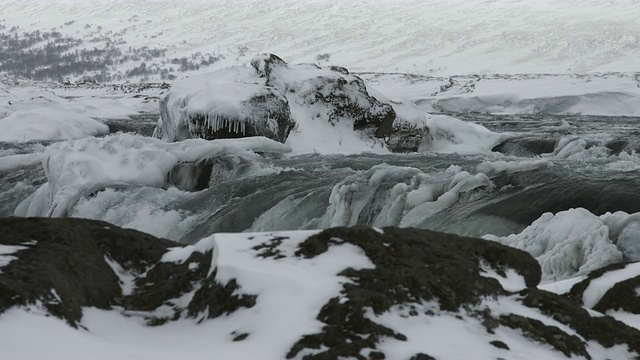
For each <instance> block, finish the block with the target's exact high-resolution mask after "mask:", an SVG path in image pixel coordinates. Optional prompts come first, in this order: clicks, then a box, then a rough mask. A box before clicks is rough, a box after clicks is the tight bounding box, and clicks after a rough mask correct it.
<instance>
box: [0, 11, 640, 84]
mask: <svg viewBox="0 0 640 360" xmlns="http://www.w3.org/2000/svg"><path fill="white" fill-rule="evenodd" d="M62 4H64V6H61V5H60V2H56V1H54V2H49V1H47V2H42V1H34V0H31V1H26V2H25V1H17V0H14V1H5V2H3V3H2V7H1V8H0V11H1V12H2V13H3V14H4V15H5V16H4V17H5V19H4V21H3V23H4V24H5V25H6V26H7V27H9V28H10V27H11V26H14V25H19V26H20V30H21V31H28V30H30V31H33V30H35V29H40V30H48V31H49V30H50V29H51V28H53V27H56V29H57V31H60V32H62V34H63V35H72V36H85V37H86V39H87V40H89V39H90V38H91V37H94V36H96V35H95V31H96V28H97V27H98V26H102V27H103V28H104V30H103V33H104V32H106V31H113V33H119V32H122V31H123V30H125V29H128V31H127V32H126V33H125V34H124V35H122V39H123V40H124V41H126V43H125V44H122V45H118V46H119V47H121V48H122V49H123V50H125V49H126V48H128V47H129V46H132V47H134V48H137V47H142V46H149V47H150V48H155V47H159V48H169V49H171V51H169V53H168V54H167V57H171V58H173V57H178V58H179V57H182V56H186V57H189V56H190V55H191V54H193V53H195V52H202V53H207V52H213V53H222V54H224V55H226V58H225V59H223V60H221V61H220V62H221V64H220V66H228V65H229V64H230V63H234V62H237V61H242V60H245V61H246V60H247V57H250V56H252V55H253V54H255V53H263V52H271V53H275V54H280V55H281V56H283V57H284V58H285V60H288V61H292V62H311V61H316V56H317V55H319V54H324V53H328V54H329V55H330V58H329V60H328V61H329V62H331V63H335V64H340V65H342V66H346V67H347V68H349V69H353V70H354V71H380V72H415V73H419V74H423V75H452V74H486V73H500V72H507V73H510V74H518V73H563V72H576V73H584V72H611V71H627V72H635V71H636V70H637V66H636V59H637V58H638V55H639V54H640V45H638V41H637V34H638V33H639V31H640V25H638V22H637V18H638V16H639V15H640V10H639V9H638V7H637V3H636V2H634V1H632V0H622V1H614V2H602V1H596V0H578V1H570V2H559V1H554V0H538V1H535V2H533V3H532V2H523V1H513V0H497V1H491V2H486V1H480V0H475V1H460V0H456V1H444V0H428V1H419V0H397V1H355V2H354V1H350V2H348V3H344V2H340V1H336V0H315V1H311V2H299V1H295V0H267V1H256V0H244V1H221V0H217V1H215V2H212V3H207V4H200V3H197V2H196V3H173V2H163V3H162V6H158V2H157V1H153V0H146V1H141V2H136V3H135V4H125V3H121V2H117V3H110V2H99V3H92V2H85V1H74V2H62ZM38 14H47V16H42V17H38V18H37V19H36V20H34V18H35V16H36V15H38ZM134 15H135V18H134V17H133V16H134ZM68 19H74V20H76V23H75V24H72V25H70V26H62V23H63V22H64V21H68ZM87 24H90V25H92V27H91V28H90V29H84V26H85V25H87ZM559 24H560V25H561V26H559ZM133 26H135V28H133ZM92 34H93V35H92ZM159 34H160V35H159ZM426 39H428V41H426ZM86 43H87V44H86V45H83V47H88V48H92V47H93V46H94V45H93V44H92V43H89V42H88V41H86ZM241 48H242V49H245V48H246V50H244V51H240V49H241ZM469 59H473V61H469ZM134 64H135V65H139V62H130V63H128V64H122V65H120V66H121V67H124V68H127V67H130V66H133V65H134ZM216 65H217V63H216ZM203 71H206V70H203Z"/></svg>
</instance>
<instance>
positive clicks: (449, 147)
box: [420, 115, 513, 155]
mask: <svg viewBox="0 0 640 360" xmlns="http://www.w3.org/2000/svg"><path fill="white" fill-rule="evenodd" d="M427 126H428V128H429V132H428V134H427V135H425V137H424V138H423V139H422V144H421V145H420V151H434V152H439V153H457V154H461V155H469V154H475V153H481V152H488V151H491V149H492V148H493V147H494V146H496V145H498V144H499V143H501V142H502V141H504V140H506V139H509V138H511V137H512V136H513V135H510V134H499V133H495V132H493V131H490V130H488V129H487V128H485V127H484V126H482V125H478V124H474V123H470V122H466V121H462V120H459V119H456V118H453V117H451V116H446V115H435V116H431V117H430V118H429V119H428V122H427Z"/></svg>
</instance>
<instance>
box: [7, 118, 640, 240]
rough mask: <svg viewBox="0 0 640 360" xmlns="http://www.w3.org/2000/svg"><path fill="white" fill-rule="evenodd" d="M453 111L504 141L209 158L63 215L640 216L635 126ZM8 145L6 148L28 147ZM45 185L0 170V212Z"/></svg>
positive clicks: (321, 220) (505, 223) (453, 227)
mask: <svg viewBox="0 0 640 360" xmlns="http://www.w3.org/2000/svg"><path fill="white" fill-rule="evenodd" d="M454 116H455V117H458V118H461V119H464V120H467V121H473V122H476V123H480V124H482V125H484V126H485V127H487V128H489V129H491V130H493V131H496V132H509V133H513V134H514V138H512V139H510V140H508V141H506V142H504V143H502V144H500V145H498V146H497V147H496V148H494V152H493V153H490V154H482V155H472V156H459V155H443V154H394V155H372V154H362V155H349V156H322V155H317V154H311V155H300V156H287V157H272V158H268V157H266V158H264V159H263V160H262V161H261V162H260V163H259V164H257V165H258V166H257V167H256V166H255V165H256V164H242V163H238V162H237V161H235V160H234V159H231V158H225V157H219V158H216V159H213V160H212V163H211V164H210V166H209V168H207V169H208V170H207V171H209V172H211V171H213V172H212V173H211V174H212V175H209V173H207V174H205V180H206V181H205V182H204V184H205V186H200V187H198V188H193V187H191V188H187V187H185V186H181V185H180V186H178V187H164V188H130V189H118V190H115V189H107V190H105V191H102V192H100V193H97V194H92V195H91V196H90V197H87V198H83V199H81V200H80V202H79V203H78V204H77V205H76V206H75V207H74V209H73V210H72V211H71V216H81V217H90V218H97V219H103V220H107V221H110V222H113V223H115V224H117V225H121V226H128V227H134V228H138V229H140V230H142V231H148V232H151V233H154V234H155V235H158V236H163V237H168V238H171V239H174V240H179V241H184V242H193V241H196V240H198V239H200V238H202V237H204V236H206V235H209V234H212V233H214V232H238V231H271V230H295V229H314V228H323V227H329V226H339V225H354V224H369V225H375V226H388V225H400V226H407V225H408V226H417V227H421V228H430V229H435V230H440V231H446V232H453V233H458V234H464V235H472V236H481V235H484V234H487V233H491V234H495V235H501V236H502V235H508V234H512V233H517V232H519V231H521V230H522V229H524V228H525V227H526V226H528V225H529V224H531V223H532V222H533V221H535V220H536V219H538V218H539V217H540V216H541V215H542V214H543V213H545V212H554V213H556V212H558V211H562V210H567V209H570V208H577V207H583V208H586V209H587V210H589V211H591V212H592V213H594V214H596V215H600V214H603V213H605V212H614V211H619V210H622V211H626V212H628V213H634V212H639V211H640V180H639V177H638V174H639V171H640V170H639V169H640V160H638V158H637V157H636V156H635V152H634V151H635V150H636V149H638V148H639V145H638V144H639V140H638V139H639V137H638V135H639V133H638V132H639V130H638V128H639V127H638V126H637V121H640V119H637V118H631V117H598V116H577V115H574V116H557V115H554V116H549V115H520V116H513V115H511V116H506V115H481V114H454ZM156 119H157V115H146V116H141V117H139V118H138V119H137V120H136V119H134V120H135V121H129V122H122V121H117V120H114V121H112V122H111V123H110V125H109V126H110V127H111V128H112V129H113V130H118V131H129V132H136V133H139V134H142V135H145V136H148V135H150V133H151V132H152V131H153V128H152V125H153V126H154V125H155V120H156ZM20 146H22V145H19V146H14V147H13V148H11V149H14V150H11V151H15V152H16V153H18V152H20V151H24V152H29V150H24V149H27V148H28V147H23V148H21V147H20ZM36 148H37V147H33V146H32V149H36ZM9 150H10V149H9ZM40 150H41V149H40ZM568 150H570V151H568ZM31 151H36V150H31ZM532 160H539V161H542V162H544V164H541V165H540V166H536V167H535V168H534V169H530V170H522V169H520V171H516V170H512V171H502V172H499V171H497V170H492V171H486V177H488V178H489V179H490V182H488V183H483V178H484V177H485V175H484V174H479V175H476V174H477V173H478V172H479V170H478V169H479V168H478V166H479V165H480V164H482V163H485V162H489V163H490V164H492V163H496V162H507V163H509V164H523V163H526V162H530V161H532ZM250 165H251V166H250ZM452 166H453V167H452ZM256 168H258V170H255V169H256ZM489 168H490V169H491V167H489ZM212 169H213V170H212ZM169 178H170V177H169ZM45 180H46V177H45V175H44V172H43V171H42V169H41V167H40V166H38V165H34V166H31V167H26V168H24V169H21V170H19V171H15V172H11V173H5V174H2V173H0V192H1V194H0V200H2V204H3V205H2V206H0V212H1V213H0V215H3V216H7V215H10V214H11V213H12V211H13V210H12V209H13V208H15V206H17V204H18V203H19V202H20V201H21V199H23V198H26V197H27V196H28V195H29V194H31V193H33V191H35V189H37V187H38V186H39V185H40V184H41V183H43V182H44V181H45ZM174 183H175V184H176V185H179V183H178V182H174ZM196 190H197V191H196ZM418 210H419V211H418Z"/></svg>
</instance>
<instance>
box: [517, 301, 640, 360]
mask: <svg viewBox="0 0 640 360" xmlns="http://www.w3.org/2000/svg"><path fill="white" fill-rule="evenodd" d="M523 304H524V305H526V306H529V307H532V308H537V309H539V310H540V311H541V312H542V313H543V314H545V315H547V316H550V317H552V318H553V319H555V320H556V321H558V322H560V323H563V324H565V325H567V326H569V327H571V328H572V329H574V330H575V331H576V332H577V333H578V334H579V335H580V336H582V337H583V338H585V339H586V340H587V341H589V340H594V341H596V342H598V343H600V344H601V345H602V346H604V347H606V348H610V347H613V346H615V345H619V344H626V345H627V346H628V347H629V349H630V350H632V351H635V352H637V353H638V354H640V331H638V330H637V329H634V328H632V327H629V326H627V325H626V324H624V323H622V322H620V321H617V320H615V319H614V318H612V317H610V316H600V317H598V316H591V315H590V314H589V313H588V312H587V310H585V309H584V308H582V307H581V306H576V303H575V302H573V301H571V300H568V299H566V298H564V297H562V296H559V295H556V294H552V293H549V292H546V291H542V290H538V289H529V290H527V292H526V296H525V297H524V299H523Z"/></svg>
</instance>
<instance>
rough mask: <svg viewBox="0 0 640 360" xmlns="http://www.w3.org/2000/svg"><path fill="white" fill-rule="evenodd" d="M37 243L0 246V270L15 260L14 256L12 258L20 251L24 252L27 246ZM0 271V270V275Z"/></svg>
mask: <svg viewBox="0 0 640 360" xmlns="http://www.w3.org/2000/svg"><path fill="white" fill-rule="evenodd" d="M36 244H37V241H29V242H26V243H22V244H20V245H3V244H0V269H2V268H3V267H5V266H7V265H9V264H10V263H11V262H12V261H14V260H17V259H18V258H17V257H16V256H12V254H15V253H17V252H19V251H21V250H26V249H28V248H29V246H33V245H36ZM1 273H2V270H0V274H1Z"/></svg>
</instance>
